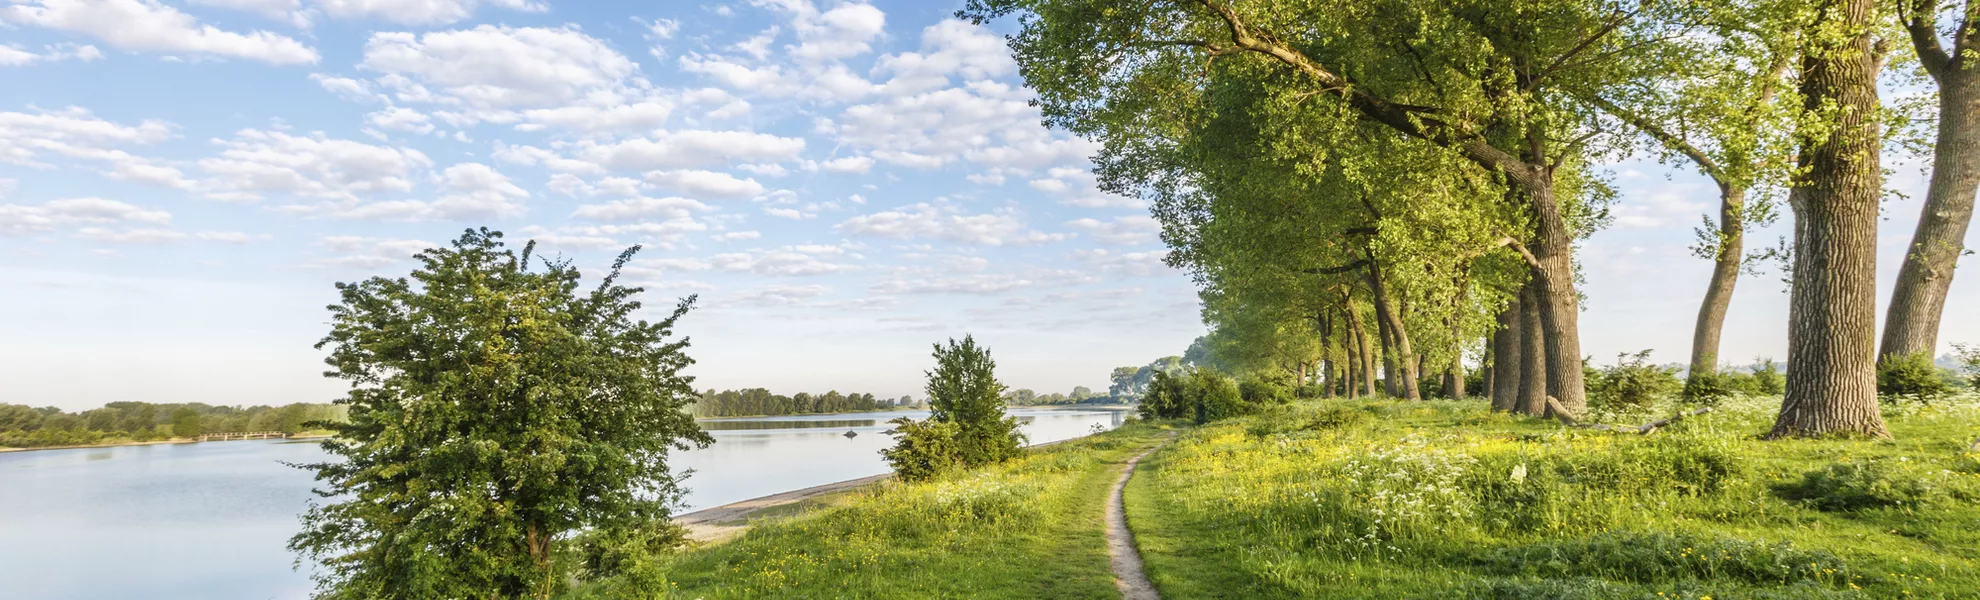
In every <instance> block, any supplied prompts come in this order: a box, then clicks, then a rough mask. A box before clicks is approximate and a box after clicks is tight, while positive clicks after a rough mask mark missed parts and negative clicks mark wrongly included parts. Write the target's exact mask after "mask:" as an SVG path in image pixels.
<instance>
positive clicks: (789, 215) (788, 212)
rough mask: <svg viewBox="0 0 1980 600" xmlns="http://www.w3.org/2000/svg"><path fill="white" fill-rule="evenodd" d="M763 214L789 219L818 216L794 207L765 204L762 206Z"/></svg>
mask: <svg viewBox="0 0 1980 600" xmlns="http://www.w3.org/2000/svg"><path fill="white" fill-rule="evenodd" d="M763 214H766V215H770V216H772V217H776V218H779V219H790V220H793V221H801V220H804V219H814V218H817V217H818V213H809V212H804V211H801V210H798V209H795V208H775V207H767V206H766V207H764V208H763Z"/></svg>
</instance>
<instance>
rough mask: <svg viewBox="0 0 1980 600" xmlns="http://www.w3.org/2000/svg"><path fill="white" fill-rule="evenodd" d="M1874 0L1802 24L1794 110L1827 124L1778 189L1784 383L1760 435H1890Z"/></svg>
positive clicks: (1839, 3)
mask: <svg viewBox="0 0 1980 600" xmlns="http://www.w3.org/2000/svg"><path fill="white" fill-rule="evenodd" d="M1875 5H1876V2H1875V0H1826V1H1824V2H1823V3H1822V4H1821V5H1819V6H1818V7H1816V9H1815V10H1816V18H1815V20H1814V22H1813V23H1812V24H1811V25H1810V26H1809V29H1808V31H1807V32H1806V35H1807V36H1808V38H1809V41H1808V42H1807V47H1806V48H1805V49H1804V50H1803V52H1804V55H1803V58H1802V77H1801V94H1802V98H1803V99H1804V103H1805V108H1806V109H1807V110H1808V111H1810V112H1811V113H1814V114H1817V115H1825V116H1826V118H1824V119H1823V120H1824V121H1826V123H1825V125H1828V126H1829V127H1827V128H1825V129H1826V130H1827V131H1826V132H1825V135H1821V136H1820V137H1819V138H1807V139H1804V140H1803V141H1802V148H1801V156H1800V160H1799V162H1800V165H1799V166H1800V167H1802V172H1803V173H1806V174H1807V175H1805V176H1803V177H1802V179H1801V181H1799V182H1797V185H1796V187H1797V188H1799V189H1797V190H1796V193H1794V194H1791V195H1790V198H1791V200H1792V204H1793V206H1794V213H1795V228H1794V234H1795V235H1794V237H1795V253H1794V284H1793V290H1792V292H1790V294H1789V300H1788V362H1787V389H1786V397H1784V398H1783V399H1782V401H1781V412H1780V416H1779V418H1778V419H1776V420H1775V422H1774V428H1773V430H1772V431H1770V432H1769V433H1768V434H1767V437H1769V438H1781V437H1790V436H1819V435H1827V434H1836V433H1855V434H1864V435H1870V436H1874V437H1889V436H1890V433H1889V431H1888V430H1886V429H1885V428H1884V419H1883V416H1882V415H1881V414H1879V413H1878V407H1877V372H1876V364H1875V361H1876V355H1875V350H1876V349H1875V348H1874V347H1873V344H1874V342H1875V339H1876V336H1877V330H1876V325H1877V312H1876V311H1877V297H1876V293H1877V289H1876V285H1877V202H1878V196H1879V194H1880V192H1881V190H1880V185H1881V182H1880V181H1879V178H1880V177H1881V175H1882V173H1881V172H1880V171H1879V164H1878V151H1879V150H1880V149H1881V147H1880V145H1879V140H1878V127H1879V124H1878V122H1877V114H1876V113H1877V111H1878V101H1877V87H1876V85H1877V81H1876V79H1877V66H1876V57H1874V56H1873V54H1872V52H1871V44H1870V36H1871V29H1872V24H1873V23H1872V22H1873V19H1874V17H1875V8H1876V6H1875ZM1837 29H1841V30H1842V31H1843V32H1844V33H1843V34H1841V35H1838V34H1837V33H1836V30H1837ZM1843 36H1847V37H1843ZM1839 38H1841V39H1843V40H1846V41H1841V42H1838V41H1837V40H1838V39H1839Z"/></svg>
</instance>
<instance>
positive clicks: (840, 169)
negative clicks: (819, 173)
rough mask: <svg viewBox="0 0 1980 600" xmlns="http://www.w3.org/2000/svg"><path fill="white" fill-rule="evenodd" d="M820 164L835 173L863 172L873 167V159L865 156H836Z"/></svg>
mask: <svg viewBox="0 0 1980 600" xmlns="http://www.w3.org/2000/svg"><path fill="white" fill-rule="evenodd" d="M819 166H821V167H824V169H825V170H827V171H831V172H833V173H862V174H863V173H865V172H867V171H869V170H872V169H873V159H871V158H867V157H864V156H848V157H845V158H834V159H832V160H828V161H825V162H823V163H820V164H819Z"/></svg>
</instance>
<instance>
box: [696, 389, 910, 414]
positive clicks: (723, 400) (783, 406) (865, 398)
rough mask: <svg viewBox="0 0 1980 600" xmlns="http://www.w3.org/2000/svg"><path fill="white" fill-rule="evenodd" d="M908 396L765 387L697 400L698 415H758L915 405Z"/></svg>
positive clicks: (710, 394)
mask: <svg viewBox="0 0 1980 600" xmlns="http://www.w3.org/2000/svg"><path fill="white" fill-rule="evenodd" d="M907 400H908V399H907V398H902V399H899V400H896V399H893V398H874V397H873V394H859V393H854V394H841V393H839V391H838V390H832V391H829V392H825V393H823V394H810V393H805V392H798V393H797V394H796V395H792V396H785V395H783V394H772V393H770V390H766V389H763V388H749V389H743V390H723V391H720V392H717V391H715V390H708V391H705V392H702V393H701V397H700V398H698V399H696V400H695V401H694V416H697V417H756V416H773V415H813V414H829V413H844V412H866V411H875V410H887V409H890V408H897V407H901V406H906V405H909V404H911V402H908V401H907Z"/></svg>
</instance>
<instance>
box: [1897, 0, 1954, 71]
mask: <svg viewBox="0 0 1980 600" xmlns="http://www.w3.org/2000/svg"><path fill="white" fill-rule="evenodd" d="M1898 7H1899V8H1898V10H1900V11H1903V12H1904V30H1905V32H1906V33H1909V34H1911V47H1912V48H1914V49H1916V50H1917V51H1918V64H1919V65H1922V66H1924V67H1925V72H1926V73H1927V74H1930V75H1931V76H1932V79H1934V80H1938V81H1940V82H1941V84H1943V83H1944V81H1945V74H1946V69H1947V68H1948V67H1951V66H1952V64H1953V60H1954V59H1953V57H1951V56H1949V55H1947V54H1946V48H1945V46H1942V45H1940V44H1939V27H1938V17H1939V0H1903V1H1902V2H1900V3H1899V5H1898ZM1960 29H1962V30H1963V29H1966V24H1965V22H1964V20H1962V22H1961V23H1960Z"/></svg>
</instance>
